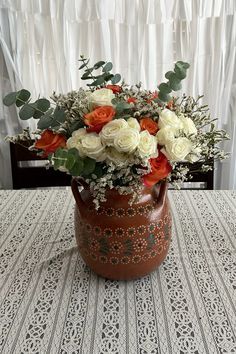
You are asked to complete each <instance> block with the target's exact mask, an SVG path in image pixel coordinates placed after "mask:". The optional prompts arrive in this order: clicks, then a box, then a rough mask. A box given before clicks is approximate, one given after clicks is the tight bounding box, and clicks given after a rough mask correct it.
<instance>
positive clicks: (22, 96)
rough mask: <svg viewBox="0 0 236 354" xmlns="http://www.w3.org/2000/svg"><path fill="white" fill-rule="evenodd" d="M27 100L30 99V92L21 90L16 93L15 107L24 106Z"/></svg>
mask: <svg viewBox="0 0 236 354" xmlns="http://www.w3.org/2000/svg"><path fill="white" fill-rule="evenodd" d="M29 98H30V92H29V91H28V90H25V89H22V90H20V91H18V93H17V98H16V106H17V107H21V106H23V104H25V102H27V101H28V99H29ZM22 101H24V102H22Z"/></svg>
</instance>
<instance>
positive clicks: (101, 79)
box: [88, 76, 105, 86]
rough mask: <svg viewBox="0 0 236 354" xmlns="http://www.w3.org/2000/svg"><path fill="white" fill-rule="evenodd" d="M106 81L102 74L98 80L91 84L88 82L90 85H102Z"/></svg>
mask: <svg viewBox="0 0 236 354" xmlns="http://www.w3.org/2000/svg"><path fill="white" fill-rule="evenodd" d="M104 82H105V79H104V77H103V76H100V77H99V78H98V79H97V80H95V81H94V82H92V83H91V84H88V86H99V85H102V84H103V83H104Z"/></svg>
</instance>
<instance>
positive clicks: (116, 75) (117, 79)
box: [111, 74, 121, 85]
mask: <svg viewBox="0 0 236 354" xmlns="http://www.w3.org/2000/svg"><path fill="white" fill-rule="evenodd" d="M120 80H121V75H120V74H115V75H114V76H113V78H112V79H111V82H112V84H113V85H115V84H117V83H118V82H119V81H120Z"/></svg>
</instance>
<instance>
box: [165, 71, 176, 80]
mask: <svg viewBox="0 0 236 354" xmlns="http://www.w3.org/2000/svg"><path fill="white" fill-rule="evenodd" d="M171 74H174V72H173V71H167V73H165V77H166V78H167V79H168V80H169V78H170V75H171Z"/></svg>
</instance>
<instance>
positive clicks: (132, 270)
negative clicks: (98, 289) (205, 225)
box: [80, 247, 169, 280]
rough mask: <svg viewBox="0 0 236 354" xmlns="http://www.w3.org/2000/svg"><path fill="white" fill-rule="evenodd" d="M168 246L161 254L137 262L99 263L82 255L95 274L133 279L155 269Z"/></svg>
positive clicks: (117, 278) (111, 278)
mask: <svg viewBox="0 0 236 354" xmlns="http://www.w3.org/2000/svg"><path fill="white" fill-rule="evenodd" d="M168 248H169V247H167V248H166V250H165V252H162V254H161V256H157V257H155V258H153V259H151V260H149V261H148V262H140V263H139V264H129V265H128V266H127V265H126V264H124V265H122V264H112V265H111V264H101V263H98V262H97V261H91V258H89V257H86V256H85V255H82V254H81V256H82V258H83V260H84V262H85V263H86V264H87V265H88V266H89V268H90V269H91V270H92V271H93V272H94V273H96V274H97V275H99V276H101V277H103V278H105V279H110V280H134V279H138V278H142V277H144V276H146V275H148V274H150V273H152V272H153V271H154V270H156V269H157V268H158V267H159V266H160V265H161V263H162V262H163V261H164V260H165V258H166V256H167V253H168ZM80 253H81V252H80Z"/></svg>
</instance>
